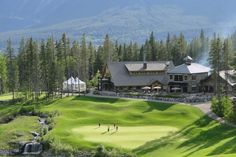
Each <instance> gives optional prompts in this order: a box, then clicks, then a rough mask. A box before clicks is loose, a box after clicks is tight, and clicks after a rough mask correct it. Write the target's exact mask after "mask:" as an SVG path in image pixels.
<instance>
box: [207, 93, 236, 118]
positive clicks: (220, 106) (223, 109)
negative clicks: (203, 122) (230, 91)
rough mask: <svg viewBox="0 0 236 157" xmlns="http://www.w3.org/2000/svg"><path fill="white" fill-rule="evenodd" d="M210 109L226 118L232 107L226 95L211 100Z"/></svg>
mask: <svg viewBox="0 0 236 157" xmlns="http://www.w3.org/2000/svg"><path fill="white" fill-rule="evenodd" d="M211 109H212V111H213V112H214V113H215V114H217V115H218V116H219V117H225V118H227V119H228V117H230V114H231V112H232V109H233V104H232V101H231V100H230V99H229V98H228V97H222V98H216V97H214V98H213V99H212V101H211Z"/></svg>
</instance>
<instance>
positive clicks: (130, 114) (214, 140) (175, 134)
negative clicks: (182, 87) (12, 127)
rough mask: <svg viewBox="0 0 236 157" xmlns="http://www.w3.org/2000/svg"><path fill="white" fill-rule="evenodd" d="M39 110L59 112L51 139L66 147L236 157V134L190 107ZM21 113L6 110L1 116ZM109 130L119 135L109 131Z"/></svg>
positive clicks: (61, 104)
mask: <svg viewBox="0 0 236 157" xmlns="http://www.w3.org/2000/svg"><path fill="white" fill-rule="evenodd" d="M37 107H39V109H40V110H41V111H43V112H51V111H58V112H59V115H58V116H57V117H55V126H54V129H53V130H52V131H50V132H49V133H48V134H47V135H46V137H45V138H47V137H53V138H54V140H55V141H56V142H57V143H60V148H73V149H90V148H96V147H97V145H99V144H101V143H102V144H104V145H105V146H107V147H116V148H122V149H125V150H126V151H130V152H134V153H136V154H137V155H138V156H142V157H153V156H154V157H155V156H161V157H183V156H186V157H202V156H213V157H215V156H217V157H221V156H223V157H231V156H236V155H234V154H236V146H235V143H236V129H234V128H231V127H228V126H224V125H220V124H219V123H218V122H215V121H213V120H211V119H209V118H208V117H206V116H204V114H203V113H202V112H201V111H200V110H199V109H197V108H194V107H192V106H189V105H181V104H164V103H154V102H144V101H141V100H124V99H103V98H91V97H67V98H64V99H61V100H57V101H54V102H52V103H47V104H46V103H45V104H42V105H40V106H37ZM16 108H17V107H16V106H14V105H12V106H11V107H6V106H4V107H1V106H0V113H1V112H2V113H5V114H7V113H8V112H11V110H15V109H16ZM30 119H31V120H34V119H33V117H31V118H30ZM98 123H101V124H102V125H101V127H100V128H98ZM114 123H115V124H116V125H118V126H119V130H118V132H116V131H115V130H114V129H113V124H114ZM108 126H110V129H113V130H110V131H109V132H107V128H108ZM0 128H1V125H0ZM30 129H31V128H28V129H27V130H30ZM0 131H2V132H4V130H3V129H2V130H0ZM0 137H1V136H0ZM0 140H1V139H0Z"/></svg>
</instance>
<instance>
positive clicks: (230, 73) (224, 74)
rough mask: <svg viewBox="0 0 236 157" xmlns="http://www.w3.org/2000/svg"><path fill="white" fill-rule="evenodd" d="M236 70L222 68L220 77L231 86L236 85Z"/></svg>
mask: <svg viewBox="0 0 236 157" xmlns="http://www.w3.org/2000/svg"><path fill="white" fill-rule="evenodd" d="M235 74H236V72H235V71H234V70H222V71H220V77H221V78H222V79H224V80H225V81H227V82H228V84H230V85H231V86H235V85H236V80H235V79H234V75H235Z"/></svg>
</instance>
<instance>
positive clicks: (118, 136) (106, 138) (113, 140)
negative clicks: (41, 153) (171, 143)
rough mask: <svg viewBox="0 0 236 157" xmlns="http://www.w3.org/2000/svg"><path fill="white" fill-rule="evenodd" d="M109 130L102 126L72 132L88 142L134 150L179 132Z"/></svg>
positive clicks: (147, 128) (142, 128) (154, 128)
mask: <svg viewBox="0 0 236 157" xmlns="http://www.w3.org/2000/svg"><path fill="white" fill-rule="evenodd" d="M107 129H108V125H102V126H101V127H98V126H83V127H79V128H77V129H73V130H72V131H73V133H74V134H75V135H80V136H82V138H83V139H84V140H86V141H90V142H96V143H106V144H109V145H111V146H115V147H121V148H124V149H134V148H136V147H138V146H141V145H143V144H145V143H146V142H148V141H151V140H153V139H159V138H161V137H164V136H167V135H168V134H169V133H171V132H176V131H177V130H178V129H177V128H175V127H169V126H131V127H127V126H122V127H119V129H118V131H116V129H115V128H114V127H113V126H110V131H109V132H108V131H107Z"/></svg>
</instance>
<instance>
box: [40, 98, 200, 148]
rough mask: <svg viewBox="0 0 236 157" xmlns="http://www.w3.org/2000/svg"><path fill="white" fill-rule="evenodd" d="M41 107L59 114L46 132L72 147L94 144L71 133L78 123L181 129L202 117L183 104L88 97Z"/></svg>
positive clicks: (78, 125) (60, 101) (67, 99)
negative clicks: (53, 127)
mask: <svg viewBox="0 0 236 157" xmlns="http://www.w3.org/2000/svg"><path fill="white" fill-rule="evenodd" d="M41 110H42V111H55V110H57V111H58V112H59V113H60V116H59V117H57V118H56V127H55V129H54V130H53V131H52V132H51V133H50V134H51V135H53V136H55V137H58V138H59V139H60V140H61V141H62V142H63V143H67V144H70V145H73V146H75V147H94V146H96V145H97V144H96V143H91V142H86V141H84V140H83V139H82V137H81V136H79V135H77V134H74V133H73V132H72V130H73V129H76V128H78V127H80V126H90V125H97V124H98V123H102V124H113V123H116V124H118V125H120V126H150V125H157V126H160V125H161V126H165V125H167V126H171V127H176V128H178V129H181V128H183V127H184V126H186V125H189V124H191V123H192V122H193V121H195V120H197V119H198V118H199V117H201V116H203V114H202V113H201V112H200V111H199V110H198V109H195V108H193V107H190V106H185V105H172V104H160V103H158V104H157V103H151V102H143V101H128V100H121V99H97V98H88V97H80V98H78V97H69V98H65V99H62V100H58V101H56V102H54V103H53V104H51V105H46V106H43V107H42V109H41Z"/></svg>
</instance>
